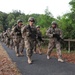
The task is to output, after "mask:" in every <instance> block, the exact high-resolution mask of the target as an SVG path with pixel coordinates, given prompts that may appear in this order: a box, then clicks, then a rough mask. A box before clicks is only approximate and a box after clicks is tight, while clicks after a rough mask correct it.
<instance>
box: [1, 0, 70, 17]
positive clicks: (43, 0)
mask: <svg viewBox="0 0 75 75" xmlns="http://www.w3.org/2000/svg"><path fill="white" fill-rule="evenodd" d="M70 1H71V0H0V11H2V12H6V13H9V12H12V11H13V10H21V12H23V13H25V14H32V13H37V14H44V13H45V9H46V8H47V7H48V9H49V11H50V12H51V13H52V15H53V16H54V17H57V16H59V15H60V16H62V15H63V14H65V13H67V12H69V11H70V8H71V7H70V5H69V2H70Z"/></svg>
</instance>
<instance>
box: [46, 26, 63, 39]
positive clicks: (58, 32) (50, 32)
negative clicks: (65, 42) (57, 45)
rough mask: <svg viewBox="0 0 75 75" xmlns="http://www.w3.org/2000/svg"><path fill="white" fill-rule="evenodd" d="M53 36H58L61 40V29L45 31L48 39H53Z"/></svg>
mask: <svg viewBox="0 0 75 75" xmlns="http://www.w3.org/2000/svg"><path fill="white" fill-rule="evenodd" d="M54 34H58V35H59V36H60V37H61V38H62V31H61V29H59V28H57V27H56V28H54V29H53V28H52V27H51V28H49V29H48V30H47V32H46V35H47V36H48V37H49V38H54V37H53V35H54Z"/></svg>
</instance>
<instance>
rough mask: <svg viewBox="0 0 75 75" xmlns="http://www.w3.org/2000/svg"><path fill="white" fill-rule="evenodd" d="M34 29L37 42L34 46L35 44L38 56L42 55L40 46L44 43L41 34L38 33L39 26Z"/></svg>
mask: <svg viewBox="0 0 75 75" xmlns="http://www.w3.org/2000/svg"><path fill="white" fill-rule="evenodd" d="M36 28H37V36H36V38H37V42H36V44H37V47H38V51H39V54H42V51H41V50H42V49H41V44H42V42H44V41H43V39H42V33H41V31H40V26H36Z"/></svg>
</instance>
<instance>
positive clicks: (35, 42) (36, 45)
mask: <svg viewBox="0 0 75 75" xmlns="http://www.w3.org/2000/svg"><path fill="white" fill-rule="evenodd" d="M37 47H38V50H41V41H38V40H37V41H34V50H33V51H34V52H36V49H37Z"/></svg>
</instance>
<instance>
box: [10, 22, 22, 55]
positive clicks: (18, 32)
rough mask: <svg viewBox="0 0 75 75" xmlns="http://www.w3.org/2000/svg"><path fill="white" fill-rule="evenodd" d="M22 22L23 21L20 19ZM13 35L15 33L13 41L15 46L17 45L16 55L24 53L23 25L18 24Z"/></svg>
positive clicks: (12, 33)
mask: <svg viewBox="0 0 75 75" xmlns="http://www.w3.org/2000/svg"><path fill="white" fill-rule="evenodd" d="M19 22H22V21H19ZM11 35H14V37H13V42H14V46H15V51H16V56H19V54H20V55H22V53H23V48H22V47H21V45H22V44H21V40H22V34H21V27H19V26H18V25H16V26H15V27H14V28H13V30H12V32H11Z"/></svg>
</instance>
